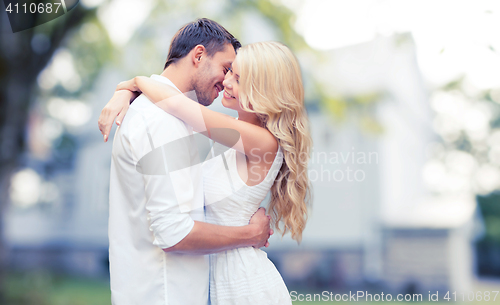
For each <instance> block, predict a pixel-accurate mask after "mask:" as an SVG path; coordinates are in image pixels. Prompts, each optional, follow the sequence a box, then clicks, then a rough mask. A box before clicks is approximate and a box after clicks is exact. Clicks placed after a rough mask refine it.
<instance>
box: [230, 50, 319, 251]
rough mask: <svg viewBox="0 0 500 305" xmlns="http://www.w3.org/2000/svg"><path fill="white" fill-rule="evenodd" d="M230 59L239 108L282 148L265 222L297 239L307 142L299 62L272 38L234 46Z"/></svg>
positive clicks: (305, 201)
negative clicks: (253, 115)
mask: <svg viewBox="0 0 500 305" xmlns="http://www.w3.org/2000/svg"><path fill="white" fill-rule="evenodd" d="M236 63H237V65H238V67H239V70H240V71H239V72H240V78H239V87H240V92H239V100H240V103H241V107H242V109H243V110H245V111H248V112H252V113H256V114H257V116H258V117H259V118H260V120H261V122H262V126H263V127H265V128H267V129H268V130H269V131H270V132H271V133H272V134H273V135H274V136H275V137H276V139H277V141H278V144H279V145H280V146H281V149H282V151H283V156H284V162H283V164H282V166H281V168H280V171H279V173H278V175H277V177H276V180H275V182H274V184H273V186H272V187H271V202H270V204H269V208H268V210H269V214H270V215H271V222H272V224H273V226H274V227H275V229H276V230H277V231H278V232H280V233H281V234H282V235H285V234H286V233H287V232H290V233H291V235H292V238H293V239H294V240H296V241H297V242H300V241H301V240H302V231H303V230H304V228H305V225H306V222H307V212H308V211H307V208H308V206H309V204H310V200H311V195H310V193H311V188H310V184H309V178H308V175H307V163H308V161H309V155H310V149H311V145H312V140H311V137H310V135H309V126H308V120H307V115H306V111H305V107H304V87H303V85H302V77H301V72H300V66H299V63H298V61H297V59H296V57H295V56H294V55H293V53H292V52H291V51H290V49H289V48H288V47H287V46H285V45H283V44H281V43H278V42H273V41H270V42H259V43H253V44H250V45H247V46H245V47H242V48H240V49H239V50H238V56H236ZM280 224H283V228H281V226H280Z"/></svg>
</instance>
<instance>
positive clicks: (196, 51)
mask: <svg viewBox="0 0 500 305" xmlns="http://www.w3.org/2000/svg"><path fill="white" fill-rule="evenodd" d="M206 54H207V53H206V50H205V46H203V45H201V44H199V45H196V46H195V47H194V48H193V50H191V61H192V62H193V65H194V66H195V67H198V65H199V64H200V62H201V61H202V60H203V57H204V56H206Z"/></svg>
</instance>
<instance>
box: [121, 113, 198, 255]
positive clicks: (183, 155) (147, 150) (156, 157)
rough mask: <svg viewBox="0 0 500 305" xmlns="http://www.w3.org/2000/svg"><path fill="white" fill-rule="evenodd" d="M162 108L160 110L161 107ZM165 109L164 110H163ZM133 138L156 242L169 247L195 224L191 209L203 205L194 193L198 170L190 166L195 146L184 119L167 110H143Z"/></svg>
mask: <svg viewBox="0 0 500 305" xmlns="http://www.w3.org/2000/svg"><path fill="white" fill-rule="evenodd" d="M159 111H161V110H159ZM162 112H163V111H162ZM134 119H137V120H142V122H141V121H138V122H136V124H133V125H134V126H135V127H134V128H135V130H134V132H133V135H131V138H130V144H131V149H132V151H133V154H134V156H135V158H136V161H135V162H136V170H137V171H138V172H139V173H141V174H142V175H143V178H144V187H145V194H146V210H147V214H148V220H149V224H150V227H149V229H150V231H152V232H153V236H154V241H153V244H154V245H156V246H158V247H160V248H163V249H164V248H169V247H172V246H174V245H175V244H177V243H178V242H180V241H181V240H182V239H184V238H185V237H186V236H187V235H188V234H189V232H190V231H191V230H192V228H193V226H194V220H193V219H192V218H191V216H190V212H191V211H192V210H193V209H195V208H199V207H200V206H201V208H202V207H203V202H195V201H199V200H197V199H199V198H197V197H195V196H194V194H195V192H194V187H195V186H196V185H194V184H193V183H194V181H195V180H196V179H199V177H194V175H195V174H196V171H193V169H192V168H190V162H191V155H192V151H191V150H192V149H193V148H192V147H191V146H190V145H189V141H187V140H186V139H189V134H188V132H187V130H186V128H185V125H184V123H182V121H179V120H177V119H175V118H173V117H171V116H170V115H168V114H159V115H155V114H154V113H153V115H148V113H141V114H139V115H136V116H135V117H134Z"/></svg>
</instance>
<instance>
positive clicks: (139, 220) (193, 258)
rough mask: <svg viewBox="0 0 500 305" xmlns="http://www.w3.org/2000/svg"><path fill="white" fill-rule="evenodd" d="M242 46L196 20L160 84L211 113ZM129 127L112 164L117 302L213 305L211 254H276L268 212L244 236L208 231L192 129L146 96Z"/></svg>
mask: <svg viewBox="0 0 500 305" xmlns="http://www.w3.org/2000/svg"><path fill="white" fill-rule="evenodd" d="M240 46H241V45H240V43H239V42H238V41H237V40H236V39H235V38H234V37H233V36H232V35H231V34H230V33H229V32H228V31H227V30H226V29H224V28H223V27H222V26H221V25H219V24H217V23H216V22H214V21H211V20H208V19H199V20H196V21H195V22H192V23H189V24H187V25H186V26H184V27H183V28H181V29H180V30H179V31H178V32H177V33H176V35H175V36H174V38H173V39H172V42H171V45H170V51H169V54H168V58H167V62H166V64H165V69H164V71H163V73H162V74H161V75H153V76H152V78H154V79H155V80H157V81H160V82H164V83H166V84H169V85H172V86H174V87H175V88H177V89H178V90H179V91H180V92H190V91H194V92H195V93H196V98H197V99H198V102H199V103H201V104H203V105H210V104H211V103H212V102H213V100H214V99H215V98H216V97H217V96H218V94H219V92H220V91H222V90H223V86H222V81H223V80H224V76H225V73H226V72H227V71H228V70H229V68H230V67H231V63H232V61H233V60H234V58H235V55H236V49H237V48H238V47H240ZM123 96H127V98H130V99H131V100H132V99H133V98H134V97H133V96H132V93H130V92H129V91H117V92H116V93H115V95H114V97H113V98H117V97H123ZM110 104H111V103H110ZM110 107H111V106H106V107H105V108H104V109H103V112H102V114H101V117H100V119H99V125H100V129H101V132H102V133H103V134H104V140H105V141H106V140H107V136H108V134H109V131H110V129H111V124H112V123H113V120H114V118H115V117H116V114H117V113H116V111H115V110H114V109H110ZM122 119H123V114H120V115H118V117H117V124H119V125H120V128H119V129H118V130H117V132H116V134H115V138H114V141H113V153H112V163H111V183H110V218H109V244H110V247H109V258H110V275H111V293H112V303H113V304H115V305H120V304H147V305H156V304H162V305H172V304H190V305H198V304H200V305H202V304H203V305H204V304H207V302H208V285H209V283H208V282H209V274H208V258H207V257H206V256H204V255H203V254H209V253H215V252H219V251H223V250H227V249H233V248H237V247H243V246H254V247H262V246H264V245H267V244H268V243H267V239H268V238H269V234H272V231H271V230H270V228H269V218H268V217H267V216H266V215H265V211H264V210H263V209H259V210H258V211H257V212H256V214H255V215H254V216H253V217H252V219H251V221H250V224H249V225H247V226H244V227H224V226H217V225H212V224H208V223H205V222H203V220H204V210H203V189H202V180H201V179H202V177H201V168H200V167H201V165H200V163H199V162H198V163H197V162H196V161H193V160H196V159H197V158H199V156H198V155H197V151H196V149H195V148H194V146H193V143H192V141H190V140H189V138H190V135H192V134H193V131H192V128H191V127H190V126H188V125H186V124H185V123H184V122H182V121H180V120H179V119H177V118H175V117H173V116H171V115H169V114H167V113H166V112H164V111H163V110H161V109H160V108H159V107H157V106H155V105H154V104H153V103H151V102H150V101H149V100H148V99H147V98H146V97H145V96H144V95H141V96H139V97H138V98H137V99H136V100H135V101H134V103H133V104H132V105H131V106H130V110H129V111H128V113H127V116H126V117H125V118H124V119H123V122H121V120H122ZM120 123H121V124H120ZM186 139H187V140H186ZM172 143H175V145H173V146H172ZM172 147H174V149H172ZM180 164H181V165H180Z"/></svg>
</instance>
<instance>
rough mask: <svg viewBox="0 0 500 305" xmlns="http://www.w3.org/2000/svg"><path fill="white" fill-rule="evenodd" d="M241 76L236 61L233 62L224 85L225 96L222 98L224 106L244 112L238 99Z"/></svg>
mask: <svg viewBox="0 0 500 305" xmlns="http://www.w3.org/2000/svg"><path fill="white" fill-rule="evenodd" d="M239 79H240V74H239V70H238V65H237V64H236V61H234V62H233V64H232V68H231V69H229V71H228V72H227V73H226V77H225V78H224V81H223V82H222V84H223V85H224V94H223V97H222V105H223V106H224V107H226V108H230V109H233V110H236V111H242V109H241V106H240V100H239V98H238V89H239Z"/></svg>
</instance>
